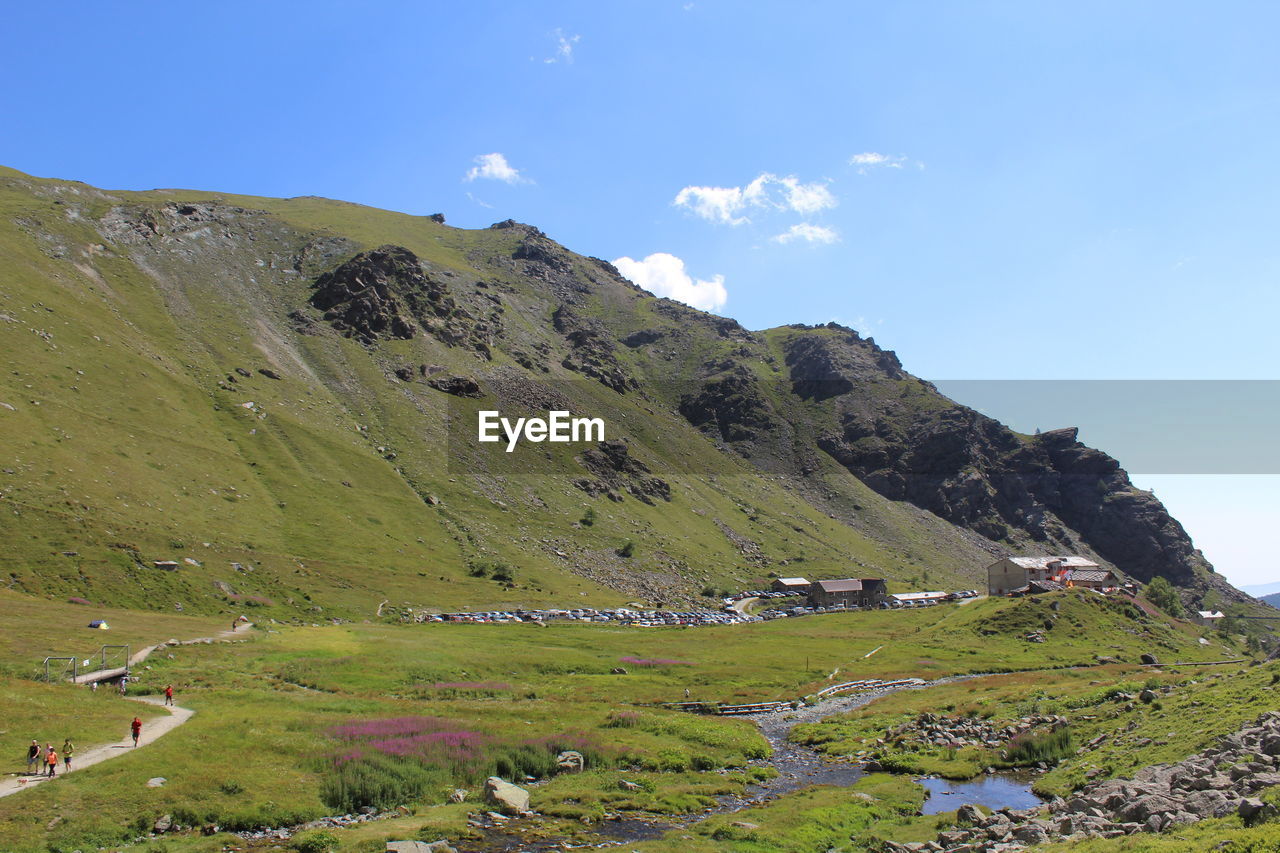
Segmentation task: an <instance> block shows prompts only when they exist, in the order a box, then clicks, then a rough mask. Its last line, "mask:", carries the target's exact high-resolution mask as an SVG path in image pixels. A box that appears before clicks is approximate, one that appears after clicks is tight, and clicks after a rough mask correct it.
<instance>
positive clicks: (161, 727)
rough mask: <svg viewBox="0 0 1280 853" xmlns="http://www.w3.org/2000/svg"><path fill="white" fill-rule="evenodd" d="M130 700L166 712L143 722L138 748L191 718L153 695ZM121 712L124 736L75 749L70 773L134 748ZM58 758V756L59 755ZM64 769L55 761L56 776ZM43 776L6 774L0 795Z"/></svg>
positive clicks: (31, 785)
mask: <svg viewBox="0 0 1280 853" xmlns="http://www.w3.org/2000/svg"><path fill="white" fill-rule="evenodd" d="M127 699H128V701H130V702H145V703H147V704H148V705H159V706H161V707H163V708H164V709H165V710H166V711H168V712H169V716H167V717H157V718H155V719H153V720H151V721H150V722H147V723H143V725H142V734H141V735H140V736H139V737H138V748H139V749H140V748H142V747H144V746H146V745H147V744H149V743H151V742H152V741H154V740H157V739H158V738H161V737H163V736H164V735H166V734H168V733H169V732H171V731H173V730H174V729H176V728H177V727H178V726H180V725H182V724H183V723H185V722H186V721H187V720H189V719H191V716H192V715H193V714H195V711H193V710H191V709H190V708H183V707H180V706H178V705H170V706H168V707H165V706H164V699H163V698H161V697H157V696H129V697H127ZM125 716H126V715H124V714H122V715H121V718H120V727H121V728H122V729H123V730H124V731H125V732H126V736H125V737H124V738H122V739H121V740H118V741H116V742H115V743H108V744H105V745H103V746H95V747H92V748H90V749H86V750H83V751H78V752H76V754H75V757H74V758H72V759H71V772H72V773H78V772H80V771H81V770H83V769H84V768H86V767H92V766H93V765H95V764H100V763H101V762H103V761H106V760H107V759H110V758H118V757H119V756H121V755H128V754H129V752H130V751H131V750H132V749H134V746H133V737H132V735H128V734H127V732H128V731H129V722H128V720H126V719H125ZM59 758H61V756H59ZM65 772H66V771H65V770H64V769H63V768H62V766H61V761H59V766H58V776H57V777H55V778H61V777H62V776H63V775H64V774H65ZM48 781H49V779H48V777H45V776H17V777H6V778H4V779H2V780H0V797H7V796H9V795H11V794H16V793H18V792H19V791H25V790H27V789H28V788H34V787H35V786H36V785H42V784H44V783H45V782H48Z"/></svg>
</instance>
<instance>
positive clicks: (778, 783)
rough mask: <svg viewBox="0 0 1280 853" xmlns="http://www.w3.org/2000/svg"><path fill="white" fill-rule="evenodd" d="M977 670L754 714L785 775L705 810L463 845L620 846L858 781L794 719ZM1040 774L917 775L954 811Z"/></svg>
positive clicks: (995, 797)
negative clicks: (586, 837)
mask: <svg viewBox="0 0 1280 853" xmlns="http://www.w3.org/2000/svg"><path fill="white" fill-rule="evenodd" d="M973 677H976V676H954V677H952V678H946V679H941V680H939V681H934V682H931V683H929V684H924V685H921V686H920V687H895V688H890V689H888V690H878V691H875V692H869V693H859V694H857V695H854V696H846V697H842V698H838V699H829V700H827V701H825V702H820V703H819V704H817V705H811V706H808V707H804V708H800V709H799V710H796V711H792V710H786V711H779V712H776V713H772V714H755V715H752V717H751V719H752V721H753V722H754V723H755V724H756V725H757V726H759V727H760V732H761V734H763V735H764V737H765V739H766V740H768V741H769V745H770V746H771V747H773V755H772V756H770V757H769V758H768V759H764V760H761V761H758V762H752V763H753V764H755V765H758V766H770V767H773V768H774V769H775V770H777V771H778V775H777V776H775V777H774V778H772V779H769V780H766V781H764V782H761V783H759V784H755V785H748V786H747V788H746V789H745V790H744V791H743V792H742V793H741V794H729V795H726V796H723V797H719V798H718V799H717V801H716V804H715V805H714V806H712V807H710V808H707V809H704V810H702V811H700V812H693V813H691V814H684V815H653V816H647V817H626V818H620V819H615V820H606V821H604V822H603V823H601V824H599V825H598V826H595V827H592V832H593V833H594V834H595V835H597V836H599V840H598V841H597V842H595V843H591V844H576V845H567V844H565V843H564V842H562V841H560V840H547V839H539V840H537V841H531V840H530V839H527V838H522V837H520V831H521V829H523V827H522V826H521V824H522V822H521V821H511V822H510V824H508V825H504V826H497V827H493V828H491V829H488V830H486V834H485V838H484V840H483V841H480V842H471V843H468V842H463V843H460V844H458V845H457V847H458V849H459V850H460V851H466V853H512V852H513V851H537V850H553V849H554V850H564V849H577V848H583V847H614V846H618V845H622V844H626V843H628V842H634V841H643V840H646V839H651V838H659V837H661V836H663V835H665V834H666V833H668V832H670V831H672V830H675V829H681V828H683V827H687V826H689V825H690V824H693V823H696V822H697V821H700V820H703V819H704V818H706V817H708V816H709V815H714V814H732V813H734V812H738V811H742V810H743V809H746V808H750V807H752V806H756V805H759V804H761V803H764V802H766V801H768V800H772V799H774V798H775V797H780V796H782V795H784V794H790V793H792V792H794V791H798V790H800V789H801V788H808V787H810V786H812V785H835V786H838V787H847V786H849V785H852V784H853V783H855V782H857V781H858V780H859V779H861V778H862V776H863V775H864V773H863V770H862V766H861V765H860V764H857V763H852V762H848V761H839V760H832V759H829V758H826V757H824V756H822V755H821V754H819V753H818V752H815V751H814V750H812V749H809V748H808V747H806V746H802V745H800V744H798V743H793V742H792V741H789V740H788V739H787V736H788V735H789V734H790V733H791V729H792V727H793V726H795V725H798V724H800V723H812V722H816V721H818V720H821V719H822V718H824V717H829V716H832V715H833V714H842V713H845V712H846V711H852V710H853V709H855V708H860V707H862V706H863V705H866V704H868V703H869V702H871V701H872V700H874V699H878V698H879V697H881V696H883V695H885V694H886V693H890V692H893V691H895V690H919V689H923V688H926V687H932V686H934V685H936V684H942V683H945V682H948V681H956V680H959V679H962V678H973ZM1033 779H1034V776H1033V775H1032V774H1030V773H1025V772H1009V773H995V774H991V775H988V776H982V777H979V778H978V779H974V780H972V781H969V782H949V781H947V780H945V779H938V778H936V777H925V778H922V779H917V780H916V781H917V782H919V783H920V784H921V785H923V786H924V788H925V790H926V792H927V798H926V800H925V803H924V808H923V812H924V814H939V813H941V812H947V811H953V810H955V809H958V808H959V807H960V806H962V805H965V804H966V803H971V804H973V805H980V806H987V807H988V808H991V809H999V808H1005V807H1008V808H1015V809H1024V808H1030V807H1031V806H1036V805H1039V804H1040V803H1041V800H1040V798H1039V797H1037V796H1036V795H1035V794H1033V793H1031V782H1032V780H1033Z"/></svg>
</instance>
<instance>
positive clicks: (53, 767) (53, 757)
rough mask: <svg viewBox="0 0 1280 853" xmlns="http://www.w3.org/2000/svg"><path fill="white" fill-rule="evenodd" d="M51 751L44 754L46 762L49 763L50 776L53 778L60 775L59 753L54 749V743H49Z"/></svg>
mask: <svg viewBox="0 0 1280 853" xmlns="http://www.w3.org/2000/svg"><path fill="white" fill-rule="evenodd" d="M48 749H49V751H48V752H46V753H45V754H44V760H45V763H46V764H48V765H49V778H50V779H52V778H53V777H54V776H57V775H58V753H56V752H54V751H53V744H49V746H48Z"/></svg>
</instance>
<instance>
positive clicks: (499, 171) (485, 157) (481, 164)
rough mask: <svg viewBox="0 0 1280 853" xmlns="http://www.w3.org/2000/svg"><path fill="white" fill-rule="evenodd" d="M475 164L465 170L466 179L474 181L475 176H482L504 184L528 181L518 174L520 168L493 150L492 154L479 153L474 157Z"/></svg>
mask: <svg viewBox="0 0 1280 853" xmlns="http://www.w3.org/2000/svg"><path fill="white" fill-rule="evenodd" d="M475 163H476V165H474V166H472V167H471V170H470V171H468V172H467V177H466V180H468V181H474V180H476V179H477V178H484V179H486V180H491V181H502V182H503V183H505V184H523V183H528V178H526V177H524V176H523V175H521V174H520V170H519V169H516V168H515V167H514V166H512V165H511V164H510V163H508V162H507V158H506V157H504V156H502V155H501V154H498V153H497V152H494V153H493V154H481V155H479V156H478V157H476V158H475Z"/></svg>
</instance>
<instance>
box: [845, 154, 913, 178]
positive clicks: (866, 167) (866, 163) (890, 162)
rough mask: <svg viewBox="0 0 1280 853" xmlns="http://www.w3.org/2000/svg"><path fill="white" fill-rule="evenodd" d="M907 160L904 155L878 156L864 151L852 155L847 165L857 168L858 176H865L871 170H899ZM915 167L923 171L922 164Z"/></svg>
mask: <svg viewBox="0 0 1280 853" xmlns="http://www.w3.org/2000/svg"><path fill="white" fill-rule="evenodd" d="M907 160H908V157H907V155H906V154H880V153H877V152H875V151H864V152H862V153H861V154H854V155H853V156H852V157H850V158H849V165H850V166H857V167H858V174H859V175H865V174H867V172H869V171H871V170H872V169H901V168H902V167H903V165H904V164H905V163H906V162H907ZM916 166H917V167H918V168H920V169H923V168H924V163H920V162H917V163H916Z"/></svg>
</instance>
